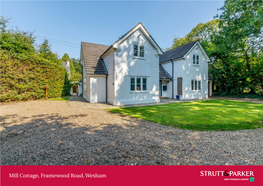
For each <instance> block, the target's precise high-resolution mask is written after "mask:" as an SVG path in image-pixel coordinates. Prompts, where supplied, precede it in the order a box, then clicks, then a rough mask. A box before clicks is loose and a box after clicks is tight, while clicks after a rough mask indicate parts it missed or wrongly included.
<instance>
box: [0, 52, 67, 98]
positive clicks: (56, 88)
mask: <svg viewBox="0 0 263 186" xmlns="http://www.w3.org/2000/svg"><path fill="white" fill-rule="evenodd" d="M0 60H1V64H0V73H1V88H0V99H1V102H10V101H20V100H23V101H25V100H31V99H40V98H45V96H46V95H45V88H44V87H45V85H48V86H49V88H48V98H54V97H61V96H66V95H68V94H69V90H70V88H68V87H70V83H67V81H68V80H67V78H66V76H65V70H64V69H63V67H61V66H59V65H56V64H54V63H50V62H49V61H48V60H45V59H42V58H39V57H38V56H34V55H31V56H30V55H27V56H25V55H23V54H21V55H19V54H17V53H12V54H11V53H10V52H8V51H5V50H2V51H1V54H0ZM67 92H68V93H67Z"/></svg>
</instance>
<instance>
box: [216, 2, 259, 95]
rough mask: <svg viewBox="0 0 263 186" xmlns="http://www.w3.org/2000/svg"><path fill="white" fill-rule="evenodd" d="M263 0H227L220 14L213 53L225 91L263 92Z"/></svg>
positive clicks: (217, 72) (220, 83) (217, 71)
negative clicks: (247, 90)
mask: <svg viewBox="0 0 263 186" xmlns="http://www.w3.org/2000/svg"><path fill="white" fill-rule="evenodd" d="M262 6H263V2H262V1H242V0H236V1H233V0H226V1H225V4H224V6H223V7H222V8H220V10H222V11H223V12H222V14H221V15H220V16H219V15H217V16H216V18H218V20H219V25H218V27H219V30H218V32H214V33H213V34H212V37H211V41H212V43H213V44H214V45H215V48H214V50H213V51H212V52H211V56H212V58H213V59H214V60H213V61H214V65H213V68H212V69H211V73H212V74H213V77H215V78H217V77H221V78H220V80H219V79H217V80H216V83H217V84H219V87H221V88H220V89H221V91H223V89H224V90H225V94H242V93H243V92H244V90H245V89H249V90H250V93H258V94H261V91H260V90H259V89H260V88H259V87H262V79H263V78H262V73H263V70H262V69H263V64H262V61H263V60H262V52H263V51H262V41H263V40H262V27H263V19H262V17H263V9H262Z"/></svg>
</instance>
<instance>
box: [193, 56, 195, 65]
mask: <svg viewBox="0 0 263 186" xmlns="http://www.w3.org/2000/svg"><path fill="white" fill-rule="evenodd" d="M193 64H195V55H193Z"/></svg>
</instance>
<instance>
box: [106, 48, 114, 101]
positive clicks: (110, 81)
mask: <svg viewBox="0 0 263 186" xmlns="http://www.w3.org/2000/svg"><path fill="white" fill-rule="evenodd" d="M103 60H104V62H105V65H106V68H107V70H108V78H107V89H108V90H107V94H108V95H107V99H108V100H107V102H108V103H111V104H114V101H115V96H114V52H112V53H111V54H110V55H108V56H107V57H105V58H104V59H103Z"/></svg>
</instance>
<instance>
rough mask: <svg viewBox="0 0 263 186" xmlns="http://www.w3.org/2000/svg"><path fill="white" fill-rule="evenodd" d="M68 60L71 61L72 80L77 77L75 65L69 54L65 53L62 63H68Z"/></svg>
mask: <svg viewBox="0 0 263 186" xmlns="http://www.w3.org/2000/svg"><path fill="white" fill-rule="evenodd" d="M67 60H69V69H70V79H72V78H73V77H74V75H75V68H74V65H73V63H72V61H71V59H70V57H69V55H68V54H67V53H65V54H64V55H63V57H62V61H63V62H67Z"/></svg>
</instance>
